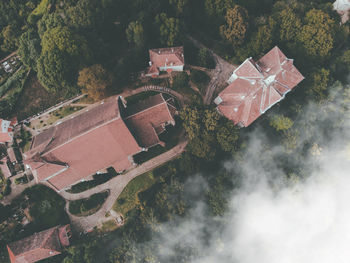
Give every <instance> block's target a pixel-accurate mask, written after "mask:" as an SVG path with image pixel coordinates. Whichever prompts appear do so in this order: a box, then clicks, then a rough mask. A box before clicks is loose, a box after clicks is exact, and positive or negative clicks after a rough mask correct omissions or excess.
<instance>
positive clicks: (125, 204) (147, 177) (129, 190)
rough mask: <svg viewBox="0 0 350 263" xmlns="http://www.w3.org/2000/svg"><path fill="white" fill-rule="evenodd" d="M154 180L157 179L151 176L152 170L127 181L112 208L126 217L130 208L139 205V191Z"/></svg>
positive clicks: (150, 184)
mask: <svg viewBox="0 0 350 263" xmlns="http://www.w3.org/2000/svg"><path fill="white" fill-rule="evenodd" d="M156 182H157V179H156V178H155V177H154V176H153V173H152V171H151V172H147V173H144V174H142V175H139V176H138V177H136V178H134V179H133V180H132V181H131V182H129V183H128V185H127V186H126V187H125V188H124V190H123V192H122V193H121V194H120V195H119V197H118V199H117V200H116V201H115V203H114V205H113V210H114V211H116V212H118V213H121V214H122V215H123V216H124V218H125V217H127V215H128V212H129V211H130V210H132V209H134V208H136V207H137V206H138V205H140V199H139V193H141V192H143V191H145V190H147V189H148V188H150V187H151V186H152V185H154V184H155V183H156Z"/></svg>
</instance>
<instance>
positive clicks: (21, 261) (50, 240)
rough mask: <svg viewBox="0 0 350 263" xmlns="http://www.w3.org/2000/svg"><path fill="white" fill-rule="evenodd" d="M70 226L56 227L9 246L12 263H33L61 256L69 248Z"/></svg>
mask: <svg viewBox="0 0 350 263" xmlns="http://www.w3.org/2000/svg"><path fill="white" fill-rule="evenodd" d="M67 232H70V228H69V225H66V226H63V227H60V226H56V227H53V228H50V229H47V230H44V231H41V232H39V233H35V234H34V235H32V236H29V237H26V238H24V239H21V240H19V241H16V242H13V243H11V244H9V245H7V250H8V252H9V255H10V260H11V263H31V262H37V261H39V260H42V259H45V258H49V257H53V256H55V255H58V254H61V251H62V247H63V246H69V237H68V236H67Z"/></svg>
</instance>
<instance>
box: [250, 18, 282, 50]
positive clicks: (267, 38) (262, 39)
mask: <svg viewBox="0 0 350 263" xmlns="http://www.w3.org/2000/svg"><path fill="white" fill-rule="evenodd" d="M275 26H276V21H274V20H273V19H272V18H269V21H268V23H267V24H266V25H263V26H260V27H259V28H258V31H257V32H256V33H255V34H254V35H253V37H252V40H251V42H250V47H251V49H252V53H254V55H258V54H260V53H261V52H265V51H267V50H268V49H270V48H271V47H272V43H273V39H274V30H275Z"/></svg>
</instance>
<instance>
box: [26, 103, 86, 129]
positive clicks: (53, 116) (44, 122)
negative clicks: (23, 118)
mask: <svg viewBox="0 0 350 263" xmlns="http://www.w3.org/2000/svg"><path fill="white" fill-rule="evenodd" d="M84 108H85V107H83V106H64V107H61V108H59V109H58V110H55V111H53V112H50V113H49V114H48V115H45V116H44V117H43V118H41V119H37V120H34V121H33V122H32V123H31V127H33V128H34V129H37V130H38V129H41V128H43V127H45V126H49V125H52V124H54V123H55V122H57V121H58V120H60V119H63V118H64V117H67V116H69V115H71V114H73V113H75V112H77V111H80V110H82V109H84Z"/></svg>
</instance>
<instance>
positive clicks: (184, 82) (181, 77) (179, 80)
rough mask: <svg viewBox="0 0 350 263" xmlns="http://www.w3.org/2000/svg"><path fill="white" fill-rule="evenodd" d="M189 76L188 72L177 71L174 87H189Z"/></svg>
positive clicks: (182, 88)
mask: <svg viewBox="0 0 350 263" xmlns="http://www.w3.org/2000/svg"><path fill="white" fill-rule="evenodd" d="M189 87H190V86H189V77H188V75H187V73H186V72H180V73H177V74H176V75H175V76H174V79H173V85H172V88H173V89H174V90H180V91H181V90H184V89H187V88H189Z"/></svg>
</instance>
